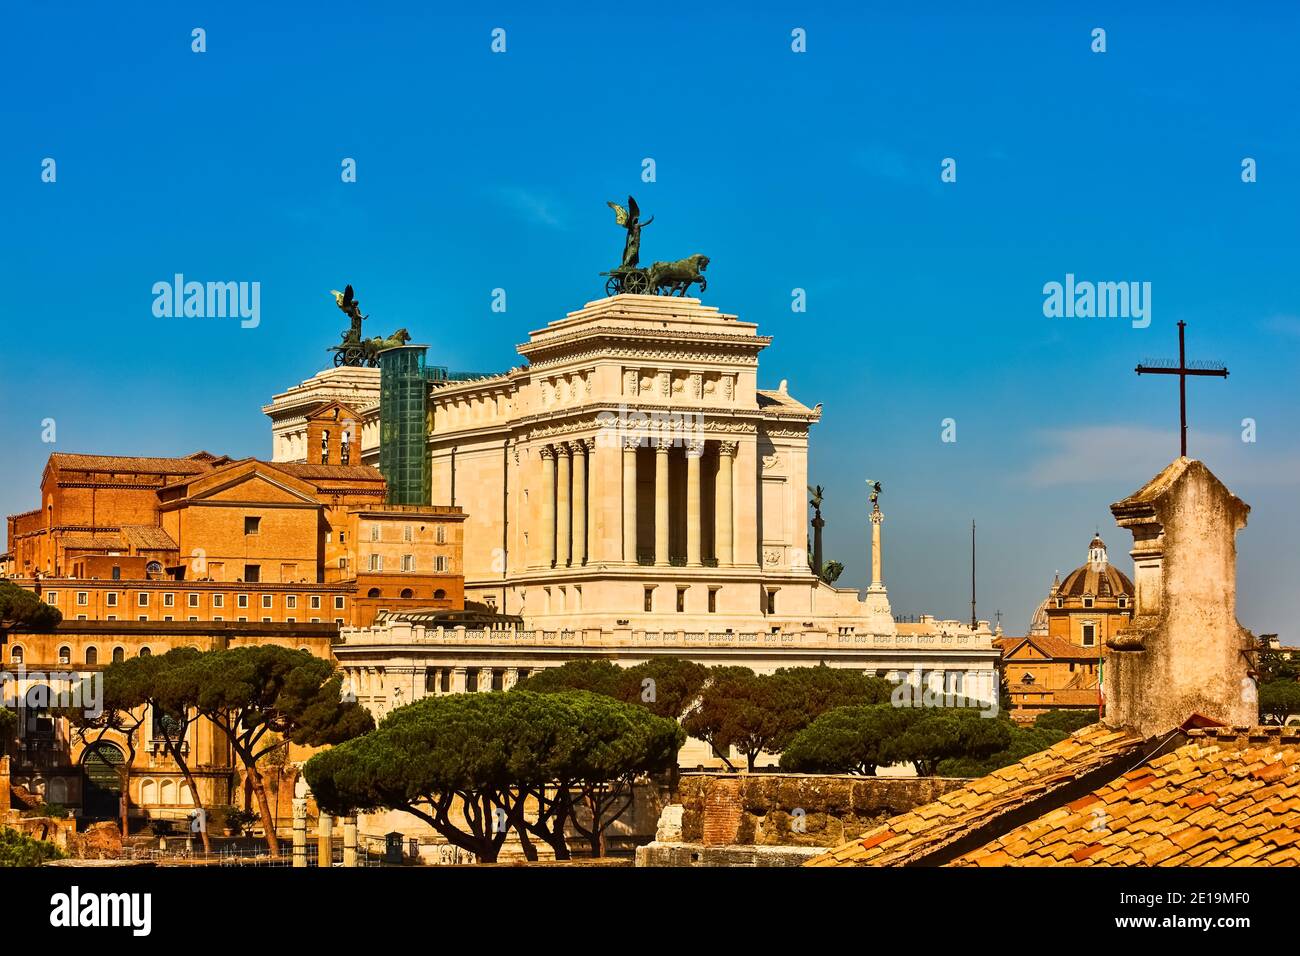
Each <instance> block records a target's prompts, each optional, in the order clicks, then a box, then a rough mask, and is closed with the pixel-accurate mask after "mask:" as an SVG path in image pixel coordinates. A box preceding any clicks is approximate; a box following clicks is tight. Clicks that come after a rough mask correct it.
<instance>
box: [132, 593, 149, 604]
mask: <svg viewBox="0 0 1300 956" xmlns="http://www.w3.org/2000/svg"><path fill="white" fill-rule="evenodd" d="M135 606H136V607H148V606H149V592H148V591H139V592H137V593H136V596H135Z"/></svg>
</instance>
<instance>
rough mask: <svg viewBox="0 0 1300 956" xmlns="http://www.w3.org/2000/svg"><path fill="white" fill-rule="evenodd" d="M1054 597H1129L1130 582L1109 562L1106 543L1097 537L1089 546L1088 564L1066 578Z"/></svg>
mask: <svg viewBox="0 0 1300 956" xmlns="http://www.w3.org/2000/svg"><path fill="white" fill-rule="evenodd" d="M1056 596H1057V597H1063V598H1081V597H1085V596H1087V597H1095V598H1119V597H1128V598H1132V597H1133V582H1132V581H1130V580H1129V579H1128V578H1127V577H1126V576H1125V575H1124V573H1123V572H1122V571H1120V570H1119V569H1118V568H1116V567H1114V566H1113V565H1112V564H1111V563H1110V561H1109V560H1108V559H1107V556H1106V543H1105V542H1104V541H1102V540H1101V536H1100V535H1097V536H1095V537H1093V539H1092V541H1090V542H1089V543H1088V563H1087V564H1085V565H1083V566H1082V567H1078V568H1075V569H1074V570H1073V571H1071V572H1070V573H1069V574H1067V575H1066V576H1065V580H1064V581H1062V582H1061V587H1060V589H1059V590H1058V591H1057V592H1056Z"/></svg>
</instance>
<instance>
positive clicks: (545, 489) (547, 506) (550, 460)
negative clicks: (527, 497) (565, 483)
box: [541, 445, 555, 568]
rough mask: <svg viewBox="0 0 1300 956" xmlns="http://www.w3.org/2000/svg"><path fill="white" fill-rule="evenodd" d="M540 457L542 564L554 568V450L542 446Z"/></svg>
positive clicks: (548, 446) (547, 446)
mask: <svg viewBox="0 0 1300 956" xmlns="http://www.w3.org/2000/svg"><path fill="white" fill-rule="evenodd" d="M541 456H542V507H541V512H542V527H541V535H542V548H541V551H542V564H543V565H544V566H545V567H548V568H550V567H554V566H555V449H554V448H552V447H551V446H550V445H543V446H542V450H541Z"/></svg>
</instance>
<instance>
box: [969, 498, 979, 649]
mask: <svg viewBox="0 0 1300 956" xmlns="http://www.w3.org/2000/svg"><path fill="white" fill-rule="evenodd" d="M978 625H979V621H977V620H976V618H975V520H974V519H973V518H972V519H971V523H970V629H971V630H972V631H973V630H975V628H976V627H977V626H978Z"/></svg>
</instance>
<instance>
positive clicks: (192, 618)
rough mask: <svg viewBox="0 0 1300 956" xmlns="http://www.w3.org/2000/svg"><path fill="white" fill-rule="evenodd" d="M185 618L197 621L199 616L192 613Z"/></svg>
mask: <svg viewBox="0 0 1300 956" xmlns="http://www.w3.org/2000/svg"><path fill="white" fill-rule="evenodd" d="M185 620H187V621H197V620H198V618H197V617H195V616H194V615H193V614H191V615H190V616H189V617H187V618H186V619H185Z"/></svg>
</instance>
